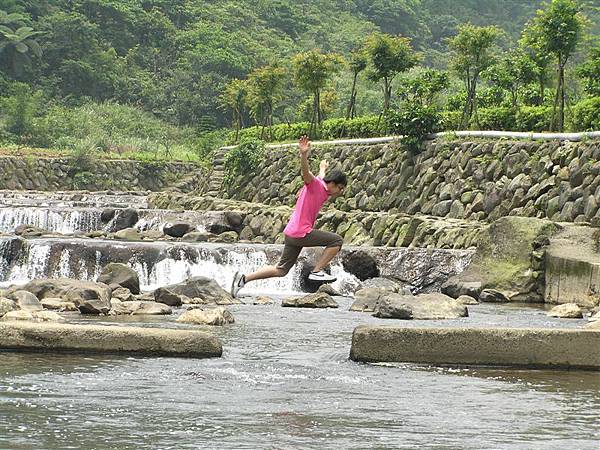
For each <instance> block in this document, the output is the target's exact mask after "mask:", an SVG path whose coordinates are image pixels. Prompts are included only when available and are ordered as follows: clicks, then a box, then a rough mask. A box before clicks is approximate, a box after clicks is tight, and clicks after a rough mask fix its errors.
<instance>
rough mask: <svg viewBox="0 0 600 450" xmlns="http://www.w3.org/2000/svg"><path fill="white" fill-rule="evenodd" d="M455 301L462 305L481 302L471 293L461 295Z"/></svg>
mask: <svg viewBox="0 0 600 450" xmlns="http://www.w3.org/2000/svg"><path fill="white" fill-rule="evenodd" d="M454 301H455V302H457V303H459V304H460V305H478V304H479V302H478V301H477V299H476V298H474V297H471V296H470V295H460V296H458V297H457V298H456V299H455V300H454Z"/></svg>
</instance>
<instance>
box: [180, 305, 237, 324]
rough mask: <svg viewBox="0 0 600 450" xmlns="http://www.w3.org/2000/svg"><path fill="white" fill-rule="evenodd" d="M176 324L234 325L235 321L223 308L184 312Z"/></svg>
mask: <svg viewBox="0 0 600 450" xmlns="http://www.w3.org/2000/svg"><path fill="white" fill-rule="evenodd" d="M177 322H181V323H192V324H197V325H218V326H221V325H225V324H228V323H234V322H235V319H234V318H233V314H231V312H230V311H229V310H228V309H225V308H223V307H221V306H220V307H218V308H212V309H206V310H202V309H191V310H188V311H186V312H184V313H183V314H182V315H181V316H179V318H178V319H177Z"/></svg>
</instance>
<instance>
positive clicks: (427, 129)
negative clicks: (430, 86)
mask: <svg viewBox="0 0 600 450" xmlns="http://www.w3.org/2000/svg"><path fill="white" fill-rule="evenodd" d="M441 121H442V119H441V116H440V113H439V112H438V110H437V109H436V108H434V107H431V106H421V105H419V104H416V103H412V104H405V105H404V108H403V109H401V110H397V111H392V112H391V113H390V114H389V116H388V119H387V124H388V129H389V130H390V131H391V132H392V133H393V134H398V135H402V136H403V137H402V143H403V144H404V145H406V147H407V148H408V150H410V151H412V152H413V153H418V152H419V151H420V149H421V143H422V142H423V139H424V138H425V137H426V136H427V135H428V134H431V133H434V132H436V131H439V129H440V125H441Z"/></svg>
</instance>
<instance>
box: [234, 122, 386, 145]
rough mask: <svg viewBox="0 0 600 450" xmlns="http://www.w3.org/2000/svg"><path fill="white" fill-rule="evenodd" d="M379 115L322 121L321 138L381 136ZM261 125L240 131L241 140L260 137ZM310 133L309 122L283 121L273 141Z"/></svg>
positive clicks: (288, 139) (297, 137)
mask: <svg viewBox="0 0 600 450" xmlns="http://www.w3.org/2000/svg"><path fill="white" fill-rule="evenodd" d="M378 122H379V118H378V117H377V116H364V117H355V118H354V119H328V120H324V121H323V122H322V123H321V128H320V130H319V138H320V139H323V140H331V139H339V138H368V137H377V136H381V134H382V133H383V130H382V129H381V126H380V125H379V124H378ZM261 129H262V128H261V127H256V126H255V127H249V128H244V129H243V130H241V131H240V141H244V140H247V139H259V136H260V132H261ZM309 133H310V123H309V122H297V123H290V124H287V123H282V124H278V125H274V126H273V127H271V135H272V137H273V142H287V141H296V140H298V139H299V138H300V136H302V135H304V134H306V135H308V134H309ZM228 143H230V144H235V133H230V135H229V139H228Z"/></svg>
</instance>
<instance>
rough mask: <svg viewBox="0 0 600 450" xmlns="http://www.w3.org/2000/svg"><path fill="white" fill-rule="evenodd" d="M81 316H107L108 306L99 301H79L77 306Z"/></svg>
mask: <svg viewBox="0 0 600 450" xmlns="http://www.w3.org/2000/svg"><path fill="white" fill-rule="evenodd" d="M77 308H79V312H80V313H81V314H90V315H99V314H108V312H109V311H110V304H109V303H106V302H103V301H100V300H84V299H82V300H80V301H79V302H78V304H77Z"/></svg>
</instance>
